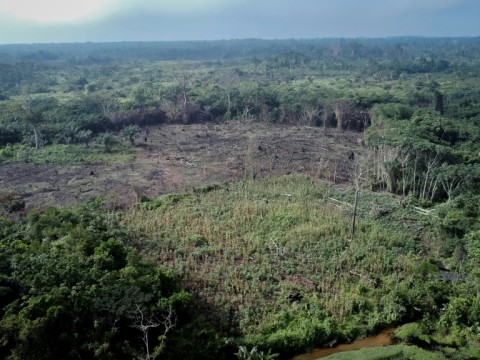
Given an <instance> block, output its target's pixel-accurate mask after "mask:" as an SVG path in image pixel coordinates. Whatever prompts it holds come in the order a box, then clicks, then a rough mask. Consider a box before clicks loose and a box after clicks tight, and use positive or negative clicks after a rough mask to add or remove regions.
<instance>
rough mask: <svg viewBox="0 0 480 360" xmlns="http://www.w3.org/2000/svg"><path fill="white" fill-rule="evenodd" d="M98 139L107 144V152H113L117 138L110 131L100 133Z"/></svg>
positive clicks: (104, 144)
mask: <svg viewBox="0 0 480 360" xmlns="http://www.w3.org/2000/svg"><path fill="white" fill-rule="evenodd" d="M97 141H98V142H99V143H100V144H102V145H103V146H105V152H107V153H108V152H111V151H112V147H113V146H114V145H115V144H116V143H117V138H116V137H115V136H114V135H113V134H112V133H110V132H108V131H107V132H104V133H102V134H100V135H99V136H98V138H97Z"/></svg>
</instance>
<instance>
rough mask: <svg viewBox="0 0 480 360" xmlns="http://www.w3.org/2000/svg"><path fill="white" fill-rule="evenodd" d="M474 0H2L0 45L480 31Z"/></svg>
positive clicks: (436, 34)
mask: <svg viewBox="0 0 480 360" xmlns="http://www.w3.org/2000/svg"><path fill="white" fill-rule="evenodd" d="M479 23H480V1H478V0H364V1H355V0H336V1H332V0H283V1H278V0H262V1H253V0H163V1H155V0H135V1H133V0H83V1H82V2H78V1H71V0H15V1H13V0H0V44H13V43H52V42H87V41H91V42H109V41H157V40H158V41H165V40H167V41H168V40H172V41H175V40H219V39H242V38H263V39H286V38H325V37H347V38H352V37H353V38H358V37H387V36H434V37H439V36H452V37H457V36H479V35H480V26H479V25H478V24H479Z"/></svg>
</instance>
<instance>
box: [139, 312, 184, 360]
mask: <svg viewBox="0 0 480 360" xmlns="http://www.w3.org/2000/svg"><path fill="white" fill-rule="evenodd" d="M137 311H138V314H139V316H138V318H137V320H136V321H135V323H134V324H133V325H132V326H133V327H134V328H135V329H138V330H140V331H141V333H142V341H143V345H144V347H145V350H144V356H143V357H141V358H140V359H142V360H150V359H155V358H156V357H157V356H158V354H159V353H160V352H161V350H162V349H163V346H164V344H165V340H166V338H167V334H168V332H170V330H172V329H173V328H174V327H175V325H176V324H177V318H176V317H175V314H174V311H173V309H172V307H171V306H170V307H169V308H168V311H167V313H166V315H165V316H164V317H163V319H162V320H158V319H156V318H154V319H152V318H146V317H145V315H144V314H143V312H142V310H141V309H140V306H138V305H137ZM159 326H162V327H163V334H162V335H160V336H159V337H158V339H159V340H160V344H159V345H158V346H157V347H156V350H155V351H154V353H153V354H151V352H150V343H149V339H148V333H149V331H150V329H155V328H158V327H159Z"/></svg>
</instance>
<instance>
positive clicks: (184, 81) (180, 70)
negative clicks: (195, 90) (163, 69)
mask: <svg viewBox="0 0 480 360" xmlns="http://www.w3.org/2000/svg"><path fill="white" fill-rule="evenodd" d="M170 71H171V74H172V76H173V79H174V80H175V83H176V84H177V86H178V89H179V90H180V98H181V101H182V117H183V122H185V123H186V122H187V121H188V115H187V104H188V94H187V92H188V90H189V89H190V83H191V79H190V75H189V74H188V71H187V66H186V64H185V62H184V61H177V63H175V64H174V65H172V66H171V67H170Z"/></svg>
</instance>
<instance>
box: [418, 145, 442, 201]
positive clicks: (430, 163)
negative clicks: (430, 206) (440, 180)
mask: <svg viewBox="0 0 480 360" xmlns="http://www.w3.org/2000/svg"><path fill="white" fill-rule="evenodd" d="M441 159H442V157H441V155H440V154H439V153H435V156H433V157H432V156H425V158H424V161H425V167H426V171H425V178H424V179H423V190H422V196H421V197H422V199H426V197H427V194H431V198H433V195H435V191H434V190H436V185H437V180H436V177H435V176H434V177H432V178H431V179H430V175H431V172H432V170H433V169H434V168H436V167H437V166H438V165H439V164H440V160H441ZM429 180H430V181H429ZM427 185H428V192H427Z"/></svg>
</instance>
